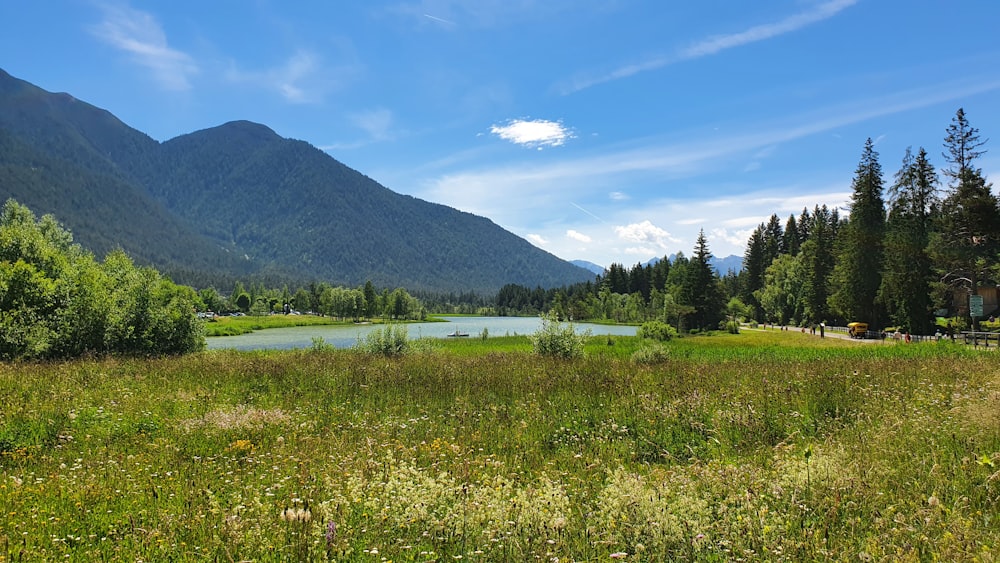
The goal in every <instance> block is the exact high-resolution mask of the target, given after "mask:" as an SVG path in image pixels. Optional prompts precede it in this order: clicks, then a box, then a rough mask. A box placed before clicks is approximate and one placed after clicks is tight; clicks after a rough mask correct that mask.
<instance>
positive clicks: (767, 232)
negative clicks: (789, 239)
mask: <svg viewBox="0 0 1000 563" xmlns="http://www.w3.org/2000/svg"><path fill="white" fill-rule="evenodd" d="M764 253H765V255H764V261H765V264H764V268H767V267H768V266H770V265H771V262H772V261H774V259H775V258H777V257H778V256H779V255H781V254H784V253H785V237H784V231H783V230H782V228H781V219H778V215H777V214H771V218H770V219H768V221H767V226H766V227H764Z"/></svg>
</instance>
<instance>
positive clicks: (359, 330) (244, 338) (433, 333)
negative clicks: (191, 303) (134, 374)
mask: <svg viewBox="0 0 1000 563" xmlns="http://www.w3.org/2000/svg"><path fill="white" fill-rule="evenodd" d="M443 318H444V319H446V320H447V321H448V322H446V323H413V324H408V325H406V330H407V333H408V334H409V336H410V338H422V337H431V338H446V337H447V336H448V334H450V333H453V332H455V331H456V330H457V331H458V332H461V333H468V334H469V338H475V337H477V336H479V335H481V334H482V333H483V329H486V330H487V331H489V335H490V336H515V335H519V334H520V335H526V334H532V333H534V332H535V331H537V330H538V328H539V327H540V326H541V324H542V321H541V319H539V318H538V317H443ZM380 326H381V325H350V326H344V325H339V326H297V327H290V328H269V329H267V330H258V331H256V332H252V333H250V334H241V335H239V336H214V337H211V338H208V339H207V340H208V349H209V350H220V349H230V348H232V349H236V350H288V349H292V348H310V347H312V344H313V338H322V339H323V341H324V342H326V343H327V344H330V345H332V346H335V347H337V348H350V347H351V346H354V345H355V344H357V342H358V339H359V338H364V337H365V336H366V335H367V334H368V333H369V332H371V331H372V330H375V329H376V328H379V327H380ZM574 326H575V327H576V330H577V332H583V331H585V330H587V329H590V330H591V332H593V333H594V334H595V335H597V334H611V335H616V336H634V335H635V331H636V327H634V326H611V325H597V324H588V323H574Z"/></svg>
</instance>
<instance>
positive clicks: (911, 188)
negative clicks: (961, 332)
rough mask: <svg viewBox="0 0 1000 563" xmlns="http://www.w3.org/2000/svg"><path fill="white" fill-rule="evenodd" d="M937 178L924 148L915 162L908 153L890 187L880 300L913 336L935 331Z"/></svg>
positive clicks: (907, 150) (892, 317) (896, 323)
mask: <svg viewBox="0 0 1000 563" xmlns="http://www.w3.org/2000/svg"><path fill="white" fill-rule="evenodd" d="M937 182H938V179H937V174H936V173H935V171H934V167H933V166H932V165H931V164H930V162H928V160H927V151H925V150H924V149H923V148H921V149H920V151H919V152H918V153H917V156H916V158H914V157H913V153H912V152H911V151H910V149H906V155H905V156H904V157H903V165H902V167H901V168H900V169H899V171H898V172H897V173H896V181H895V183H894V184H893V185H892V187H891V188H890V192H889V193H890V196H891V203H890V207H889V217H888V219H887V220H886V236H885V254H884V258H883V267H882V272H883V273H882V287H881V289H880V290H879V299H880V301H882V303H884V304H885V307H886V310H887V312H888V314H889V318H890V319H891V320H892V322H893V324H895V325H897V326H902V327H905V328H907V329H909V331H910V332H913V333H915V334H929V333H930V332H931V324H930V321H931V312H932V301H931V285H932V283H933V280H934V272H933V268H932V264H931V259H930V255H929V253H928V243H929V240H930V234H931V228H932V218H933V215H932V214H933V213H934V212H935V210H936V209H937V205H938V200H937V193H936V192H937Z"/></svg>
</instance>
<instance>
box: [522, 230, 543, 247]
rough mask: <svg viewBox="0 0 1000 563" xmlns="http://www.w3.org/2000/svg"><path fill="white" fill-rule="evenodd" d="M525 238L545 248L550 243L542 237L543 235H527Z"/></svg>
mask: <svg viewBox="0 0 1000 563" xmlns="http://www.w3.org/2000/svg"><path fill="white" fill-rule="evenodd" d="M524 238H526V239H528V240H529V241H531V242H533V243H534V244H535V245H537V246H545V245H546V244H548V243H549V241H547V240H545V238H544V237H542V235H539V234H535V233H531V234H527V235H525V236H524Z"/></svg>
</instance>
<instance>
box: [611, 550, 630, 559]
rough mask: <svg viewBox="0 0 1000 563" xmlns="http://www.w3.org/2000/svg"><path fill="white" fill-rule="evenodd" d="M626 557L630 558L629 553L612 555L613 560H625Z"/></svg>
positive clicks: (621, 552) (619, 552) (617, 552)
mask: <svg viewBox="0 0 1000 563" xmlns="http://www.w3.org/2000/svg"><path fill="white" fill-rule="evenodd" d="M626 557H628V553H625V552H624V551H616V552H614V553H612V554H611V558H612V559H625V558H626Z"/></svg>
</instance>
